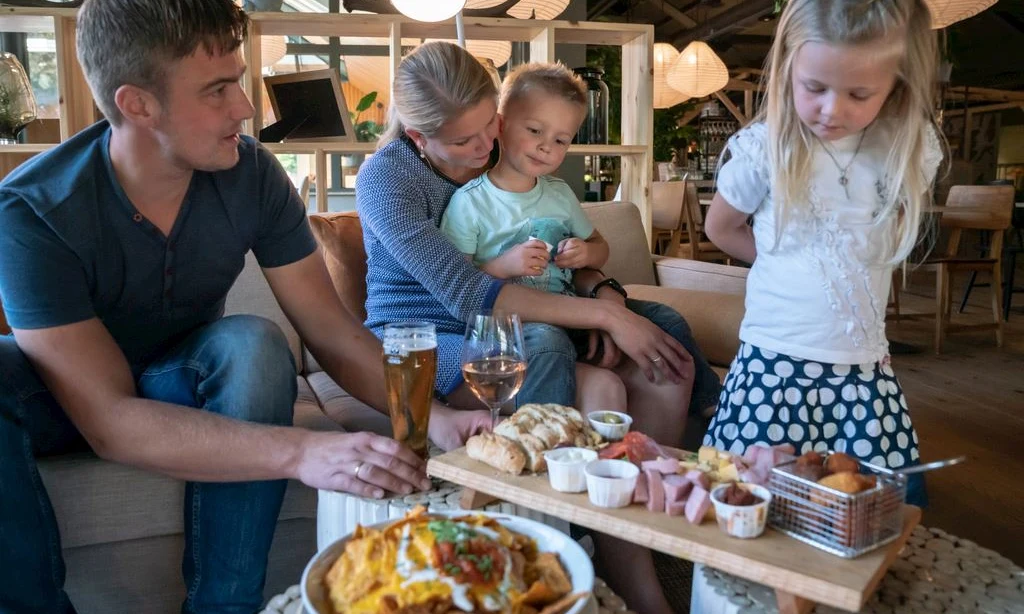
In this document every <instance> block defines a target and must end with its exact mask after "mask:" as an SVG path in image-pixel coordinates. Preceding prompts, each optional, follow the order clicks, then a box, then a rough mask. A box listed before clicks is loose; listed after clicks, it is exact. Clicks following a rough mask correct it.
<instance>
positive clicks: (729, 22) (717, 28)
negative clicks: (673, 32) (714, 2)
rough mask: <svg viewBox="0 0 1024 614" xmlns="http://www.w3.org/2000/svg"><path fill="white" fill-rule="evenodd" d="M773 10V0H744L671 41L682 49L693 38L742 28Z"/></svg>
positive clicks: (707, 38) (705, 39)
mask: <svg viewBox="0 0 1024 614" xmlns="http://www.w3.org/2000/svg"><path fill="white" fill-rule="evenodd" d="M774 10H775V0H745V2H741V3H739V4H737V5H735V6H734V7H732V8H730V9H726V10H724V11H722V12H721V13H719V14H717V15H715V16H714V17H712V18H711V19H709V20H707V21H706V22H704V23H703V24H701V25H700V26H698V27H696V28H693V29H691V30H687V31H685V32H683V33H682V34H680V35H679V36H678V37H676V39H675V40H674V41H673V44H675V46H676V47H678V48H679V49H682V48H683V47H686V45H688V44H690V43H691V42H693V41H695V40H703V41H709V40H711V39H713V38H715V37H717V36H721V35H722V34H725V33H726V32H731V31H733V30H736V29H739V28H743V27H744V26H746V25H747V24H749V23H750V22H752V21H755V20H757V19H759V18H760V17H761V16H763V15H767V14H768V13H770V12H772V11H774Z"/></svg>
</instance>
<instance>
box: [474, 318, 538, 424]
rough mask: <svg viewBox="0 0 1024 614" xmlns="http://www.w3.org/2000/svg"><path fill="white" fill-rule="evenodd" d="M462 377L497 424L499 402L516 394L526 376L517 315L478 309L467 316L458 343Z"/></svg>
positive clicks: (523, 346) (523, 345)
mask: <svg viewBox="0 0 1024 614" xmlns="http://www.w3.org/2000/svg"><path fill="white" fill-rule="evenodd" d="M462 377H463V378H464V379H465V380H466V383H467V384H468V385H469V389H470V390H472V391H473V394H475V395H476V396H477V398H478V399H480V400H481V401H483V402H484V403H485V404H486V405H487V406H488V407H489V408H490V409H491V424H492V426H497V425H498V412H499V411H500V410H501V406H502V405H503V404H504V403H506V402H508V401H510V400H511V399H512V398H513V397H514V396H516V393H517V392H519V389H520V388H521V387H522V385H523V380H524V379H526V350H525V344H524V343H523V325H522V324H521V323H520V322H519V316H518V315H516V314H514V313H502V312H493V313H492V312H481V313H478V314H474V315H473V316H471V317H470V319H469V321H468V322H466V339H465V341H464V342H463V343H462Z"/></svg>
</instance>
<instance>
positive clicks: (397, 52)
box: [388, 21, 402, 100]
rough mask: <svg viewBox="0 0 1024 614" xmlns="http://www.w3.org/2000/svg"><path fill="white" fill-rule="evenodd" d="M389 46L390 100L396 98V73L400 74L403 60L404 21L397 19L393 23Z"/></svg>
mask: <svg viewBox="0 0 1024 614" xmlns="http://www.w3.org/2000/svg"><path fill="white" fill-rule="evenodd" d="M388 47H389V49H390V51H391V57H390V58H389V60H390V62H389V65H388V69H389V74H388V100H394V99H395V98H394V96H395V75H396V74H398V65H399V64H400V63H401V62H402V22H400V21H395V22H393V23H392V24H391V37H390V38H389V39H388Z"/></svg>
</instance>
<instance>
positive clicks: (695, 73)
mask: <svg viewBox="0 0 1024 614" xmlns="http://www.w3.org/2000/svg"><path fill="white" fill-rule="evenodd" d="M666 80H667V82H668V85H669V86H670V87H672V88H674V89H676V90H678V91H680V92H686V93H688V94H690V96H692V97H694V98H703V97H704V96H708V95H710V94H714V93H715V92H717V91H718V90H720V89H722V88H723V87H725V86H726V85H727V84H728V83H729V69H728V68H726V67H725V63H724V62H722V58H720V57H718V54H717V53H715V50H714V49H712V48H711V47H709V46H708V44H707V43H705V42H704V41H693V42H692V43H690V44H689V45H687V46H686V49H683V51H682V53H680V54H679V57H678V58H677V59H676V61H675V64H673V65H672V67H671V68H670V69H669V71H668V77H667V79H666Z"/></svg>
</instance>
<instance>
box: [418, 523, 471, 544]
mask: <svg viewBox="0 0 1024 614" xmlns="http://www.w3.org/2000/svg"><path fill="white" fill-rule="evenodd" d="M427 528H428V529H430V531H431V532H432V533H433V534H434V538H435V539H437V541H439V542H453V543H459V542H462V541H465V540H467V539H469V538H471V537H475V536H476V532H475V531H472V530H470V529H467V528H466V527H464V526H461V525H458V524H456V523H454V522H452V521H451V520H431V521H430V522H428V523H427Z"/></svg>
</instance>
